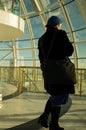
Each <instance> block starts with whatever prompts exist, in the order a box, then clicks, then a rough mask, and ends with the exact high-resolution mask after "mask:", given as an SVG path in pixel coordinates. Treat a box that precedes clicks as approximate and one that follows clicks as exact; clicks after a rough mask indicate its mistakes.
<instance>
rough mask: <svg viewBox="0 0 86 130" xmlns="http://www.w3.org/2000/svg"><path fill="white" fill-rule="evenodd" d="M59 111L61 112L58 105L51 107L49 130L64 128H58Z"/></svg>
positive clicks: (61, 129)
mask: <svg viewBox="0 0 86 130" xmlns="http://www.w3.org/2000/svg"><path fill="white" fill-rule="evenodd" d="M60 110H61V106H60V105H58V106H52V107H51V122H50V126H49V130H64V128H62V127H60V126H59V116H60Z"/></svg>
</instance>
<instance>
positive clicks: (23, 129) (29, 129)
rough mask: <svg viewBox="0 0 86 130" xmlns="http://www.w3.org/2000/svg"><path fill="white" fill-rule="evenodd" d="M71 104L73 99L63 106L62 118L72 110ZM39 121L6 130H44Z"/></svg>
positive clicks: (35, 120)
mask: <svg viewBox="0 0 86 130" xmlns="http://www.w3.org/2000/svg"><path fill="white" fill-rule="evenodd" d="M71 104H72V100H71V98H69V100H68V103H67V104H65V105H63V106H62V109H61V114H60V117H61V116H62V115H64V114H65V113H66V112H67V111H68V110H69V109H70V107H71ZM37 121H38V118H36V119H34V120H31V121H28V122H26V123H23V124H21V125H17V126H14V127H12V128H7V129H5V130H39V129H41V128H42V126H41V125H40V124H38V122H37Z"/></svg>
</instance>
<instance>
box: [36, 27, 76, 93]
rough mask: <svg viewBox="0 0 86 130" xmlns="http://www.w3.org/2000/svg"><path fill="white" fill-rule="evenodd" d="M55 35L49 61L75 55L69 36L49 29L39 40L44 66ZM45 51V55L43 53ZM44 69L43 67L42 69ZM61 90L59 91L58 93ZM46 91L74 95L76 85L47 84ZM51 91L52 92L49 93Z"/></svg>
mask: <svg viewBox="0 0 86 130" xmlns="http://www.w3.org/2000/svg"><path fill="white" fill-rule="evenodd" d="M53 35H55V40H54V42H53V47H52V50H51V51H50V53H49V56H48V59H57V60H58V59H65V58H66V57H67V56H68V57H69V56H71V55H72V54H73V51H74V49H73V46H72V44H71V42H70V41H69V39H68V37H67V34H66V32H65V31H63V30H57V29H55V28H48V29H47V30H46V32H45V33H44V34H43V35H42V36H41V37H40V38H39V41H38V49H39V60H40V64H41V66H42V64H43V60H44V59H45V58H46V56H47V53H48V50H49V47H50V42H51V39H52V37H53ZM42 49H43V50H44V54H43V51H42ZM41 69H42V67H41ZM58 88H59V91H58ZM45 89H46V90H47V91H48V93H50V94H53V93H55V92H56V93H57V91H58V94H61V93H74V85H70V86H69V85H68V86H67V85H63V84H60V85H56V84H54V85H51V84H46V83H45ZM49 91H50V92H49Z"/></svg>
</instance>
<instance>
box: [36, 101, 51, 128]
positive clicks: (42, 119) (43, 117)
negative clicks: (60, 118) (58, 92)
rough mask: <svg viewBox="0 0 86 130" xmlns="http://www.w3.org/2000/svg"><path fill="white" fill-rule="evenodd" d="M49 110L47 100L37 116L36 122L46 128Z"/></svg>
mask: <svg viewBox="0 0 86 130" xmlns="http://www.w3.org/2000/svg"><path fill="white" fill-rule="evenodd" d="M50 111H51V102H50V100H48V101H47V103H46V106H45V109H44V112H43V114H42V115H41V116H40V117H39V120H38V122H39V123H40V124H41V125H42V126H43V127H45V128H48V117H49V113H50Z"/></svg>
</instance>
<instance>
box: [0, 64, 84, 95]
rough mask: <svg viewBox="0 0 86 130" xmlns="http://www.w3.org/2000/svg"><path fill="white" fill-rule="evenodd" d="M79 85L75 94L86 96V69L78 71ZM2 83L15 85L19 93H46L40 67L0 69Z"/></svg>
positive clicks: (76, 86) (77, 84)
mask: <svg viewBox="0 0 86 130" xmlns="http://www.w3.org/2000/svg"><path fill="white" fill-rule="evenodd" d="M76 76H77V83H76V85H75V90H76V93H75V94H79V95H80V96H81V95H82V94H86V69H84V68H83V69H80V68H78V69H76ZM0 82H6V83H9V84H13V85H15V87H17V90H18V93H21V92H22V91H25V90H26V91H28V92H35V93H45V89H44V84H43V77H42V72H41V69H40V67H26V66H23V67H22V66H20V67H2V66H1V67H0Z"/></svg>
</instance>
